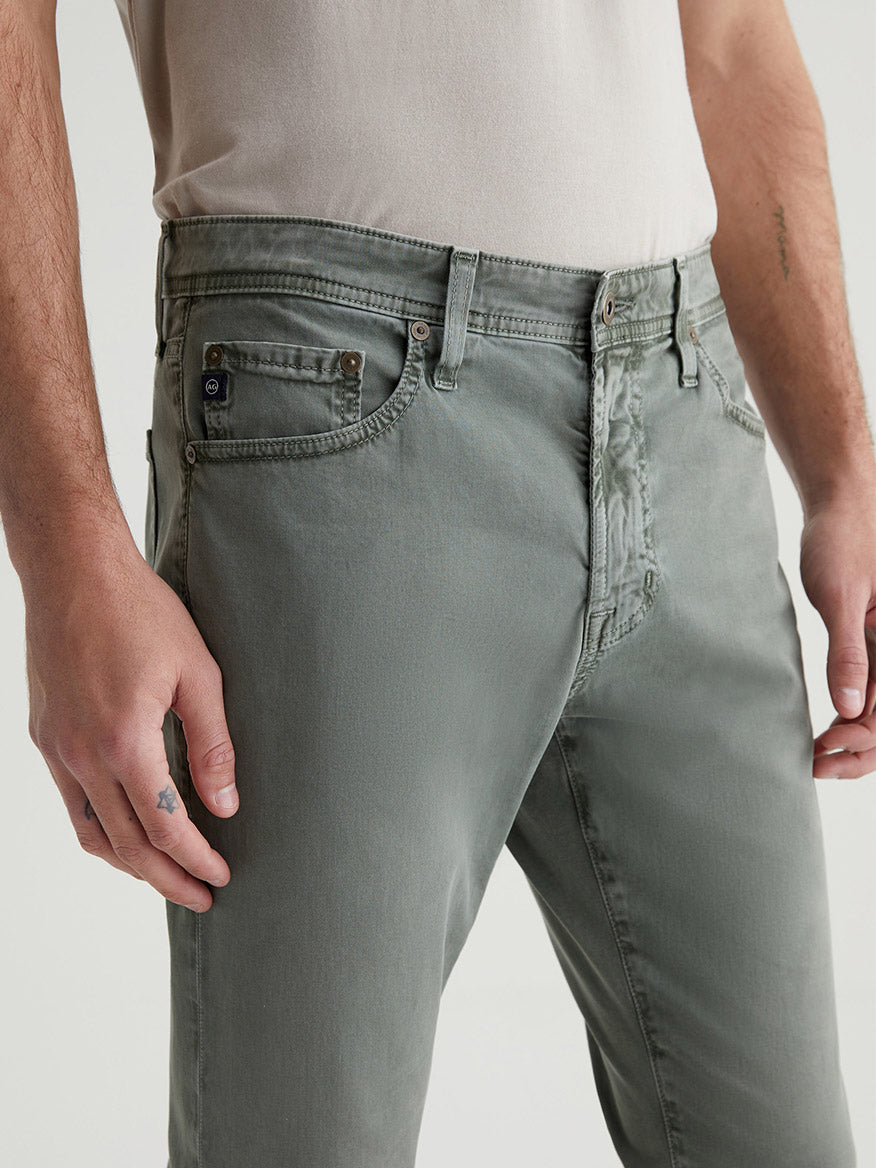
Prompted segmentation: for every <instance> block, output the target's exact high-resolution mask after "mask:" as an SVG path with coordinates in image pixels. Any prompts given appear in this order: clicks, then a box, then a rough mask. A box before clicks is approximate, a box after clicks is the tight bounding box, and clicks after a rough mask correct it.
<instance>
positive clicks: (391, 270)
mask: <svg viewBox="0 0 876 1168" xmlns="http://www.w3.org/2000/svg"><path fill="white" fill-rule="evenodd" d="M710 243H711V241H708V242H706V243H705V244H703V245H701V246H700V247H698V248H696V249H694V250H691V251H689V252H687V253H684V254H680V255H676V256H673V257H670V258H667V259H665V260H663V261H656V262H652V263H646V264H643V265H641V266H627V267H621V268H616V269H613V270H609V271H592V270H588V269H582V268H570V267H563V266H559V265H553V264H549V263H535V262H530V261H528V260H525V259H521V258H517V257H513V256H506V255H496V254H491V253H487V252H483V251H478V250H476V249H469V248H463V247H455V246H453V245H451V244H443V243H437V242H434V241H430V240H425V239H420V238H414V237H410V236H403V235H399V234H395V233H392V232H387V231H381V230H376V229H371V228H367V227H364V226H360V225H357V224H351V223H342V222H337V221H333V220H328V219H319V218H306V217H303V216H288V217H285V216H280V217H277V216H261V215H220V216H197V217H190V218H183V219H173V220H164V221H162V224H161V237H160V244H159V250H158V272H157V285H156V328H157V334H158V337H157V345H156V367H155V381H154V399H153V414H152V425H151V427H150V429H149V431H148V432H147V456H148V458H149V460H150V462H149V465H150V472H151V473H150V478H149V494H148V503H147V523H146V553H147V558H148V559H149V562H150V564H151V565H152V567H153V568H154V570H155V571H156V572H157V573H158V574H159V575H160V576H161V577H162V578H163V579H164V580H166V581H167V582H168V583H169V584H170V585H171V586H172V587H173V589H174V590H175V591H176V592H177V594H178V595H179V596H180V598H181V600H182V601H183V603H184V604H185V605H186V607H187V609H188V610H189V612H190V613H191V615H192V618H193V619H194V621H195V622H196V624H197V626H198V628H199V630H200V632H201V633H202V635H203V637H204V640H205V642H206V644H207V646H208V648H209V650H210V651H211V653H212V654H213V656H214V657H215V659H216V661H217V663H218V664H219V666H220V668H221V670H222V675H223V685H224V701H225V710H226V716H227V720H228V726H229V730H230V733H231V738H232V741H233V743H234V746H235V751H236V773H237V780H238V787H239V791H240V807H239V810H238V812H237V814H236V815H234V816H233V817H231V818H230V819H227V820H224V819H219V818H217V817H215V816H213V815H211V814H210V813H209V812H208V811H207V810H206V808H205V806H204V805H203V804H202V803H201V802H200V799H199V797H198V795H197V793H196V792H195V791H194V789H193V786H192V781H191V775H190V773H189V770H188V763H187V751H186V743H185V738H184V732H183V728H182V726H181V723H180V721H179V719H178V718H177V716H176V715H175V714H174V713H173V712H172V711H169V712H168V716H167V718H166V719H165V724H164V732H165V741H166V745H167V750H168V758H169V762H170V767H171V774H172V776H173V779H174V782H175V784H176V785H177V787H178V790H179V793H180V796H181V798H182V800H183V802H184V803H185V804H186V806H187V808H188V812H189V814H190V815H191V817H192V818H193V820H194V821H195V822H196V824H197V826H198V827H199V828H200V830H201V831H202V832H203V834H204V835H205V836H206V837H207V839H208V840H209V841H210V843H211V844H212V845H213V846H214V847H215V848H217V849H218V850H219V852H220V853H221V854H222V855H223V856H224V857H225V858H226V860H227V861H228V863H229V866H230V868H231V873H232V875H231V881H230V883H229V884H228V885H227V886H225V887H223V888H218V889H214V890H213V899H214V903H213V906H212V908H211V909H210V910H209V911H208V912H206V913H204V914H196V913H193V912H191V911H189V910H188V909H186V908H184V907H181V906H180V905H177V904H175V903H172V902H169V901H168V902H167V922H168V929H169V941H170V957H171V1050H170V1116H169V1143H170V1158H169V1161H168V1164H169V1168H412V1166H413V1165H414V1162H415V1153H416V1145H417V1140H418V1133H419V1128H420V1122H421V1115H422V1110H423V1107H424V1102H425V1095H426V1091H427V1084H428V1079H429V1073H430V1064H431V1058H432V1051H433V1044H434V1035H435V1028H436V1020H437V1015H438V1010H439V1000H440V997H441V993H442V989H443V987H444V985H445V983H446V980H447V978H448V975H449V974H450V972H451V970H452V968H453V966H454V963H455V961H456V959H457V957H458V956H459V953H460V950H461V948H462V946H463V944H464V942H465V939H466V936H467V934H468V932H469V930H470V928H471V926H472V923H473V921H474V919H475V916H476V913H477V911H478V907H479V904H480V903H481V898H482V895H483V893H484V889H485V886H486V884H487V880H488V878H489V876H490V872H491V870H492V868H493V866H494V864H495V862H496V859H497V857H498V856H499V854H500V852H501V849H502V847H503V846H505V845H507V847H508V848H509V849H510V851H511V853H512V855H513V856H514V858H515V859H516V860H517V861H518V862H519V864H520V865H521V867H522V869H523V872H524V873H525V875H526V878H527V881H528V883H529V886H530V887H531V889H532V892H533V894H534V896H535V898H536V901H537V903H538V906H539V908H540V910H541V912H542V914H543V918H544V923H545V926H546V932H547V936H548V938H549V940H550V943H551V944H552V946H553V950H554V951H555V952H556V956H557V958H558V960H559V962H560V964H561V967H562V970H563V973H564V975H565V978H566V980H567V981H568V985H569V988H570V990H571V992H572V994H573V995H574V998H575V1001H576V1003H577V1005H578V1006H579V1007H580V1013H581V1018H582V1029H581V1039H582V1042H583V1041H584V1040H585V1037H586V1042H587V1044H588V1049H589V1055H590V1059H591V1062H592V1068H593V1074H594V1076H595V1084H596V1087H597V1089H598V1095H599V1099H600V1101H601V1105H602V1109H603V1113H604V1117H605V1122H606V1124H607V1126H608V1130H609V1132H610V1135H611V1139H612V1141H613V1143H614V1146H615V1148H616V1149H617V1154H618V1157H619V1160H620V1161H621V1162H622V1163H623V1164H624V1165H625V1168H657V1166H658V1165H660V1166H665V1168H852V1166H853V1165H854V1164H855V1162H856V1161H855V1150H854V1146H853V1140H852V1135H851V1127H850V1120H849V1114H848V1109H847V1102H846V1095H845V1087H844V1083H843V1079H842V1075H841V1070H840V1064H839V1051H838V1034H837V1024H836V1006H835V990H834V982H833V969H832V953H831V940H830V921H829V912H828V897H827V887H826V880H825V861H824V848H823V839H822V830H821V822H820V818H819V811H818V805H817V799H816V790H815V780H814V779H813V778H812V765H811V751H812V725H811V722H810V714H809V708H808V699H807V691H806V686H805V681H804V674H803V663H802V658H801V649H800V641H799V636H798V629H797V624H796V619H795V611H794V607H793V602H792V597H791V594H790V590H789V587H788V582H787V579H786V577H785V575H784V572H783V570H782V567H781V565H780V563H779V561H778V547H777V531H776V523H775V513H774V508H773V501H772V498H771V491H770V484H769V481H768V475H767V467H766V461H765V453H766V437H765V431H764V425H763V422H762V420H761V418H760V416H759V415H758V413H757V410H756V408H755V406H754V404H753V403H752V401H751V400H750V399H749V398H748V396H747V390H746V383H745V374H744V369H743V364H742V361H741V358H740V356H739V353H738V351H737V348H736V345H735V342H734V338H733V335H732V333H731V331H730V328H729V325H728V320H727V316H726V312H725V306H724V302H723V300H722V297H721V293H720V290H719V286H718V281H717V279H716V275H715V271H714V268H713V265H712V259H711V249H710Z"/></svg>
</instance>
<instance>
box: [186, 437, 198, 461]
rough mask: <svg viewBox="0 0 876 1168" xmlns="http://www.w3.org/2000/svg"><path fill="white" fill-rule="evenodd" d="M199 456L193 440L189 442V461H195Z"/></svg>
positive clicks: (187, 458)
mask: <svg viewBox="0 0 876 1168" xmlns="http://www.w3.org/2000/svg"><path fill="white" fill-rule="evenodd" d="M197 457H198V455H197V453H196V452H195V448H194V446H192V444H191V442H189V443H187V445H186V461H187V462H194V461H195V459H196V458H197Z"/></svg>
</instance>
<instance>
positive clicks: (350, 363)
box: [341, 349, 362, 373]
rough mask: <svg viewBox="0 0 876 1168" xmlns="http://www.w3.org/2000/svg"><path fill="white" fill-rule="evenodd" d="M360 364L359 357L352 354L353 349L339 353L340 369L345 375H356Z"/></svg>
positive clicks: (354, 353)
mask: <svg viewBox="0 0 876 1168" xmlns="http://www.w3.org/2000/svg"><path fill="white" fill-rule="evenodd" d="M361 364H362V358H361V356H360V355H359V354H358V353H356V352H354V350H353V349H348V350H347V352H346V353H341V368H342V369H343V370H344V372H345V373H356V372H357V371H358V370H359V367H360V366H361Z"/></svg>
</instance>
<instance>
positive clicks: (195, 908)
mask: <svg viewBox="0 0 876 1168" xmlns="http://www.w3.org/2000/svg"><path fill="white" fill-rule="evenodd" d="M208 907H209V906H208V905H206V904H187V905H186V908H190V909H191V910H192V912H206V911H207V908H208Z"/></svg>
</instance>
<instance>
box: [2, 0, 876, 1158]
mask: <svg viewBox="0 0 876 1168" xmlns="http://www.w3.org/2000/svg"><path fill="white" fill-rule="evenodd" d="M788 9H789V12H790V14H791V17H792V20H793V22H794V25H795V28H796V31H797V34H798V37H799V40H800V44H801V47H802V50H803V54H804V57H805V59H806V62H807V65H808V67H809V70H810V73H811V75H812V78H813V81H814V84H815V88H816V91H817V93H818V95H819V98H820V101H821V107H822V111H823V113H824V117H825V120H826V124H827V131H828V147H829V151H830V162H831V169H832V175H833V181H834V188H835V193H836V199H837V204H838V211H839V219H840V231H841V239H842V244H843V253H844V258H845V267H846V278H847V288H848V294H849V300H850V304H851V313H852V327H853V333H854V336H855V339H856V343H857V351H858V356H859V360H860V364H861V368H862V372H863V375H864V381H865V386H866V388H867V391H868V404H869V407H870V412H871V416H873V413H874V411H873V404H872V403H873V393H874V385H876V378H874V374H876V352H874V344H876V340H874V332H873V330H872V329H868V328H867V327H866V326H867V325H868V324H869V323H870V322H872V320H873V319H874V310H876V294H874V287H876V284H874V280H873V275H872V274H873V272H874V270H876V249H874V238H876V236H874V228H873V207H874V204H876V199H874V193H876V192H874V170H876V151H874V145H876V138H874V114H876V101H874V64H876V62H874V11H873V8H872V5H871V3H870V2H869V0H844V3H842V4H841V5H830V6H825V5H823V4H822V3H820V2H819V0H788ZM58 34H59V45H60V53H61V76H62V91H63V98H64V107H65V111H66V117H67V126H68V131H69V136H70V142H71V150H72V154H73V164H74V170H75V175H76V181H77V189H78V196H79V209H80V223H81V231H82V265H83V278H84V285H85V300H86V309H87V314H88V323H89V329H90V336H91V345H92V352H93V358H94V365H95V370H96V374H97V382H98V387H99V394H100V403H101V409H102V413H103V418H104V425H105V429H106V433H107V439H108V446H109V453H110V462H111V467H112V471H113V475H114V478H115V481H116V484H117V486H118V490H119V493H120V496H121V498H122V501H123V505H124V508H125V513H126V515H127V517H128V521H129V523H130V525H131V528H132V530H133V532H134V534H135V536H136V538H137V541H138V543H139V545H140V546H141V547H142V540H143V517H144V505H145V491H146V482H147V463H146V460H145V456H144V449H143V434H144V431H145V428H146V427H147V426H148V425H149V422H150V414H151V392H152V386H151V377H152V369H153V356H152V351H153V346H154V312H153V281H154V275H155V248H156V241H157V237H158V218H157V216H156V215H155V213H154V211H153V210H152V206H151V201H150V200H151V190H152V181H153V162H152V149H151V143H150V139H149V134H148V130H147V126H146V119H145V115H144V113H143V108H142V102H141V98H140V94H139V90H138V89H137V84H136V80H135V77H134V71H133V65H132V62H131V60H130V56H129V52H128V47H127V44H126V42H125V40H124V36H123V32H122V27H121V23H120V21H119V18H118V14H117V12H116V9H115V6H114V4H113V3H112V0H103V2H102V3H100V4H98V3H94V2H93V0H92V2H90V3H84V2H82V0H66V2H64V0H61V2H60V4H59V12H58ZM582 67H584V66H583V64H582ZM768 457H769V470H770V476H771V480H772V483H773V492H774V498H775V503H776V510H777V517H778V524H779V530H780V538H781V549H782V561H783V565H784V567H785V571H786V573H787V576H788V579H789V581H790V583H791V587H792V589H793V591H794V599H795V602H796V607H797V613H798V621H799V626H800V632H801V637H802V640H803V646H804V655H805V666H806V677H807V683H808V686H809V690H810V696H811V704H812V716H813V721H814V724H815V730H816V733H817V732H819V731H821V730H823V729H824V728H825V727H826V726H827V725H828V724H829V722H830V721H831V719H832V718H833V716H834V713H835V711H834V710H833V707H832V706H831V703H830V698H829V695H828V691H827V685H826V678H825V662H826V651H827V634H826V631H825V629H824V626H823V624H822V621H821V618H820V617H819V616H818V614H817V613H816V612H815V610H814V609H813V608H812V607H811V605H810V604H809V602H808V600H807V599H806V597H805V594H804V593H803V590H802V587H801V585H800V579H799V568H798V555H799V536H800V526H801V512H800V507H799V503H798V500H797V496H796V493H795V491H794V488H793V486H792V484H791V481H790V479H789V477H788V475H787V473H786V472H785V469H784V467H783V466H782V464H781V462H780V461H779V459H778V456H777V455H776V453H775V450H774V449H773V448H772V446H770V448H769V450H768ZM0 611H2V612H3V614H4V615H3V620H2V623H0V699H2V700H0V737H2V742H3V753H4V757H5V758H6V764H5V772H6V780H5V789H6V791H7V794H8V795H9V800H8V802H7V804H6V816H5V831H4V836H5V845H4V847H3V848H2V858H0V865H2V868H0V876H2V888H3V890H4V895H3V915H2V921H3V929H4V932H5V934H6V937H5V946H4V957H3V960H2V963H0V991H2V1001H3V1003H4V1009H3V1016H4V1019H3V1035H2V1046H3V1050H4V1055H5V1057H4V1059H3V1069H2V1076H3V1077H2V1080H0V1120H2V1126H0V1157H2V1158H4V1159H5V1161H6V1162H7V1163H9V1164H10V1165H12V1164H14V1165H15V1166H16V1168H45V1166H47V1165H50V1164H52V1165H54V1164H63V1165H65V1168H164V1165H165V1163H166V1158H167V1153H166V1124H167V1118H166V1112H167V1046H168V1031H169V1016H168V957H167V944H166V933H165V918H164V901H163V899H162V898H161V896H160V895H159V894H158V893H157V892H156V891H155V890H154V889H153V888H151V887H150V886H149V885H146V884H145V883H140V882H139V881H134V880H133V879H132V878H131V877H129V876H127V875H124V874H122V873H121V872H118V871H117V870H115V869H113V868H111V867H109V866H108V865H107V864H105V863H104V862H103V861H100V860H95V859H94V858H92V857H90V856H87V855H86V854H85V853H84V852H82V851H81V849H80V848H79V845H78V843H77V841H76V838H75V835H74V833H73V829H72V827H71V824H70V822H69V819H68V817H67V812H66V810H65V808H64V805H63V803H62V801H61V798H60V796H59V794H58V792H57V790H56V788H55V785H54V783H53V781H52V778H51V775H50V774H49V771H48V768H47V767H46V765H45V763H44V762H43V760H42V758H41V756H40V755H39V753H38V752H37V750H36V748H35V747H34V746H33V744H32V743H31V741H30V738H29V736H28V733H27V720H28V711H27V696H26V682H25V672H24V609H23V603H22V599H21V593H20V586H19V582H18V577H17V576H16V575H15V573H14V571H13V570H12V568H11V566H10V564H9V562H8V559H7V558H6V555H5V549H3V554H2V555H0ZM817 790H818V796H819V800H820V806H821V810H822V817H823V823H824V830H825V844H826V849H827V858H828V866H829V878H830V890H831V898H832V911H833V937H834V947H835V965H836V978H837V990H838V996H839V1014H840V1027H841V1036H840V1038H841V1051H842V1061H843V1068H844V1072H845V1076H846V1083H847V1088H848V1092H849V1101H850V1106H851V1110H852V1116H853V1122H854V1126H855V1136H856V1140H857V1143H858V1151H859V1168H876V1131H874V1127H873V1118H872V1113H873V1106H874V1098H876V1090H874V1088H876V1068H874V1049H876V923H874V922H876V913H874V911H873V903H872V902H873V892H874V871H876V864H874V853H873V846H872V845H873V839H874V827H876V775H869V776H866V777H864V778H862V779H859V780H857V781H850V782H831V781H828V780H825V781H822V782H819V783H818V785H817ZM456 1163H458V1164H460V1165H472V1166H473V1165H475V1164H484V1165H496V1164H502V1165H504V1168H531V1165H533V1164H550V1165H552V1166H555V1168H563V1166H566V1165H568V1166H570V1168H571V1166H573V1165H574V1166H584V1165H586V1166H587V1168H617V1165H618V1160H617V1157H616V1155H615V1153H614V1151H613V1149H612V1146H611V1143H610V1140H609V1137H608V1134H607V1132H606V1129H605V1125H604V1121H603V1118H602V1113H601V1111H600V1108H599V1104H598V1100H597V1097H596V1092H595V1088H594V1086H593V1081H592V1075H591V1071H590V1064H589V1059H588V1055H587V1047H586V1039H585V1030H584V1026H583V1023H582V1021H581V1019H580V1016H579V1014H578V1012H577V1008H576V1007H575V1005H574V1002H573V1000H572V997H571V994H570V993H569V990H568V987H567V985H566V983H565V981H564V979H563V978H562V975H561V973H560V969H559V966H558V964H557V962H556V959H555V957H554V955H553V952H552V950H551V948H550V945H549V942H548V939H547V934H546V932H545V930H544V926H543V923H542V920H541V918H540V916H539V913H538V910H537V908H536V905H535V902H534V900H533V898H532V895H531V893H530V892H529V890H528V887H527V886H526V884H525V882H524V879H523V876H522V874H521V873H520V872H519V870H518V869H517V867H516V865H515V864H514V861H513V860H512V859H511V857H510V855H508V854H507V853H505V854H503V855H502V857H501V859H500V861H499V863H498V866H497V867H496V869H495V871H494V873H493V877H492V880H491V882H490V885H489V887H488V889H487V893H486V896H485V899H484V901H483V903H482V906H481V910H480V913H479V915H478V918H477V920H476V922H475V926H474V929H473V931H472V933H471V935H470V937H469V940H468V942H467V945H466V947H465V949H464V950H463V954H462V956H461V957H460V959H459V962H458V964H457V966H456V968H455V970H454V972H453V975H452V977H451V979H450V981H449V983H448V986H447V990H446V992H445V996H444V1001H443V1009H442V1014H441V1018H440V1021H439V1029H438V1035H437V1041H436V1047H435V1056H434V1062H433V1071H432V1080H431V1086H430V1093H429V1098H428V1100H427V1104H426V1112H425V1116H424V1121H423V1129H422V1136H421V1141H420V1156H419V1160H418V1168H444V1166H445V1165H447V1164H456ZM351 1168H353V1166H351ZM703 1168H707V1166H705V1165H704V1166H703ZM740 1168H743V1166H741V1165H740ZM746 1168H747V1166H746Z"/></svg>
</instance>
